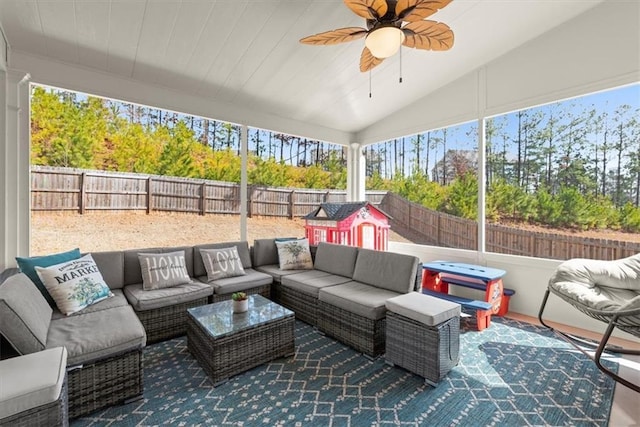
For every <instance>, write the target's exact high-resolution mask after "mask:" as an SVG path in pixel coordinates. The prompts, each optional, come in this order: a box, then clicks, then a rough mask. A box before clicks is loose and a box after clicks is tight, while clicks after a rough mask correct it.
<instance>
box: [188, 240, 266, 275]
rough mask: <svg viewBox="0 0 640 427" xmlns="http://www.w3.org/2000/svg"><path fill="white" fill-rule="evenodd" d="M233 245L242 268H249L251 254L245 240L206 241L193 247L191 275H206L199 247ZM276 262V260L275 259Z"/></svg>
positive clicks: (226, 246) (220, 247) (222, 247)
mask: <svg viewBox="0 0 640 427" xmlns="http://www.w3.org/2000/svg"><path fill="white" fill-rule="evenodd" d="M232 246H235V247H236V249H237V250H238V255H239V256H240V261H241V262H242V268H243V269H245V268H251V254H250V253H249V243H248V242H247V241H244V240H243V241H238V242H222V243H207V244H205V245H196V246H194V247H193V274H194V276H193V277H202V276H206V275H207V269H206V268H205V267H204V262H203V261H202V254H201V253H200V250H201V249H225V248H230V247H232ZM276 262H277V261H276Z"/></svg>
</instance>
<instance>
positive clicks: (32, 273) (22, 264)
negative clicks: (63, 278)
mask: <svg viewBox="0 0 640 427" xmlns="http://www.w3.org/2000/svg"><path fill="white" fill-rule="evenodd" d="M78 258H80V249H79V248H75V249H72V250H70V251H67V252H60V253H57V254H51V255H43V256H34V257H29V258H23V257H16V262H17V263H18V267H19V268H20V271H21V272H23V273H24V274H26V275H27V277H29V279H31V281H32V282H33V283H35V285H36V286H37V287H38V290H39V291H40V293H41V294H42V295H43V296H44V297H45V299H46V300H47V302H48V303H49V305H50V306H51V307H55V306H56V303H55V301H54V300H53V298H51V295H49V292H48V291H47V288H46V287H45V286H44V283H42V280H40V277H39V276H38V273H36V267H51V266H52V265H56V264H61V263H63V262H67V261H73V260H74V259H78Z"/></svg>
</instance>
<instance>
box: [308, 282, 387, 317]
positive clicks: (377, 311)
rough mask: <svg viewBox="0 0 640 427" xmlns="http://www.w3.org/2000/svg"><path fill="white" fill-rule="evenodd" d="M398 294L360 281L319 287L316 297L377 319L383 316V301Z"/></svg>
mask: <svg viewBox="0 0 640 427" xmlns="http://www.w3.org/2000/svg"><path fill="white" fill-rule="evenodd" d="M395 296H398V293H397V292H393V291H389V290H387V289H381V288H377V287H375V286H370V285H367V284H364V283H360V282H347V283H344V284H342V285H336V286H329V287H327V288H322V289H320V292H319V293H318V299H319V300H320V301H323V302H326V303H327V304H331V305H334V306H336V307H338V308H341V309H343V310H346V311H349V312H351V313H354V314H357V315H358V316H362V317H366V318H367V319H371V320H379V319H382V318H383V317H385V315H386V313H387V309H386V307H385V302H386V301H387V300H388V299H389V298H393V297H395Z"/></svg>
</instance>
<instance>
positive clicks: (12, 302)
mask: <svg viewBox="0 0 640 427" xmlns="http://www.w3.org/2000/svg"><path fill="white" fill-rule="evenodd" d="M51 313H52V309H51V307H50V306H49V303H47V300H46V299H44V297H43V296H42V294H41V293H40V291H39V290H38V288H37V287H36V285H35V284H34V283H33V282H32V281H31V279H29V277H27V276H26V275H25V274H24V273H20V274H15V275H13V276H11V277H9V278H8V279H7V280H5V281H4V283H2V284H1V285H0V333H1V334H2V335H3V336H4V337H5V338H6V339H7V341H9V343H10V344H11V345H12V346H13V348H15V350H16V351H17V352H18V353H20V354H29V353H35V352H36V351H41V350H44V348H45V346H46V343H47V331H48V330H49V324H50V322H51Z"/></svg>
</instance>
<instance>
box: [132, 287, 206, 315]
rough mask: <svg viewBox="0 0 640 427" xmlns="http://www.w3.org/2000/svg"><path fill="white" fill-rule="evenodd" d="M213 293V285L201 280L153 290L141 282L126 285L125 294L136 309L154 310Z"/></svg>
mask: <svg viewBox="0 0 640 427" xmlns="http://www.w3.org/2000/svg"><path fill="white" fill-rule="evenodd" d="M212 293H213V290H212V289H211V286H209V285H207V284H205V283H200V282H190V283H186V284H184V285H178V286H174V287H171V288H162V289H154V290H152V291H145V290H144V289H143V288H142V284H141V283H139V284H137V285H127V286H125V287H124V295H125V296H126V297H127V301H129V304H131V305H132V306H133V308H134V309H135V310H136V311H145V310H153V309H156V308H162V307H167V306H170V305H175V304H182V303H185V302H189V301H193V300H196V299H199V298H204V297H208V296H210V295H211V294H212Z"/></svg>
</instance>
